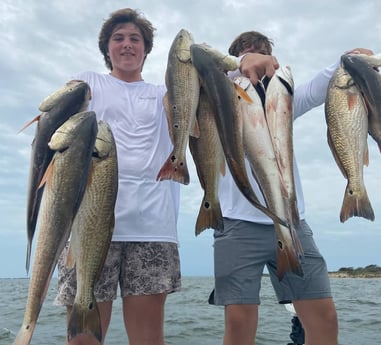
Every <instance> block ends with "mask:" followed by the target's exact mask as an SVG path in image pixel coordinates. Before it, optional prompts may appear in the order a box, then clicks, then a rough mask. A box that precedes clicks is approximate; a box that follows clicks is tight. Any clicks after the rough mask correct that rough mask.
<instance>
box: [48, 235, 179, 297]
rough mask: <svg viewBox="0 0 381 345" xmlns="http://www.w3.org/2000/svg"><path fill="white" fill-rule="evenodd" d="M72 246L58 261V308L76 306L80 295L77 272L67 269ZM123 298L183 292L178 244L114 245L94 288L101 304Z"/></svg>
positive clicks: (139, 243) (140, 243) (113, 243)
mask: <svg viewBox="0 0 381 345" xmlns="http://www.w3.org/2000/svg"><path fill="white" fill-rule="evenodd" d="M67 249H68V246H66V247H65V249H64V251H63V252H62V254H61V256H60V258H59V260H58V294H57V296H56V298H55V301H54V304H56V305H73V302H74V297H75V292H76V285H77V282H76V274H75V269H73V268H72V269H71V268H67V267H66V266H65V258H66V255H67ZM118 285H119V287H120V294H121V296H122V297H126V296H132V295H151V294H159V293H163V292H166V293H171V292H175V291H178V290H180V286H181V275H180V259H179V252H178V247H177V244H176V243H170V242H111V245H110V249H109V251H108V255H107V258H106V262H105V265H104V267H103V271H102V274H101V277H100V279H99V281H98V282H97V283H96V285H95V287H94V294H95V298H96V300H97V301H98V302H105V301H112V300H114V299H116V296H117V289H118Z"/></svg>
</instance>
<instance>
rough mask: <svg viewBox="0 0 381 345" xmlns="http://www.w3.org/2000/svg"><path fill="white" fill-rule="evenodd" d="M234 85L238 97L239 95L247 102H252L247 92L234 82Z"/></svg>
mask: <svg viewBox="0 0 381 345" xmlns="http://www.w3.org/2000/svg"><path fill="white" fill-rule="evenodd" d="M234 87H235V89H236V91H237V94H238V97H241V98H242V99H244V100H245V101H246V102H247V103H249V104H252V103H253V100H252V98H251V97H250V96H249V95H248V94H247V92H246V91H245V90H244V89H243V88H242V87H241V86H239V85H238V84H236V83H234Z"/></svg>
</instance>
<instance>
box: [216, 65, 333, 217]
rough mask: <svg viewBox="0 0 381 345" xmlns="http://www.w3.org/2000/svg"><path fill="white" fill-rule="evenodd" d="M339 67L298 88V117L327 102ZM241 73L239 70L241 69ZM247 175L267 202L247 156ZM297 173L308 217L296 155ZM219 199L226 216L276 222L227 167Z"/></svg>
mask: <svg viewBox="0 0 381 345" xmlns="http://www.w3.org/2000/svg"><path fill="white" fill-rule="evenodd" d="M338 66H339V62H337V63H335V64H333V65H331V66H329V67H327V68H325V69H324V70H322V71H321V72H319V73H318V74H317V75H316V76H315V77H314V78H313V79H312V80H310V81H309V82H307V83H305V84H302V85H300V86H298V87H297V88H295V91H294V120H295V119H296V118H297V117H299V116H301V115H303V114H305V113H306V112H308V111H309V110H311V109H312V108H315V107H317V106H319V105H321V104H323V103H324V102H325V97H326V94H327V88H328V84H329V81H330V79H331V77H332V75H333V73H334V71H335V70H336V68H337V67H338ZM238 72H239V71H238ZM237 75H239V73H237V71H234V72H232V73H229V76H230V77H231V78H234V77H236V76H237ZM245 164H246V170H247V175H248V177H249V180H250V183H251V185H252V187H253V190H254V192H255V194H256V195H257V197H258V199H259V200H260V201H261V203H262V204H263V205H265V202H264V199H263V197H262V193H261V191H260V189H259V186H258V184H257V182H256V181H255V179H254V177H253V175H252V173H251V169H250V164H249V162H248V160H247V159H245ZM294 175H295V188H296V194H297V201H298V209H299V214H300V219H304V218H305V205H304V197H303V190H302V185H301V181H300V176H299V171H298V166H297V164H296V160H295V158H294ZM219 199H220V203H221V210H222V214H223V216H224V217H227V218H232V219H241V220H246V221H250V222H255V223H261V224H272V223H273V221H272V220H271V219H270V218H269V217H268V216H267V215H265V214H264V213H263V212H261V211H259V210H258V209H257V208H256V207H255V206H253V205H252V204H251V203H250V202H249V201H248V200H247V199H246V198H245V197H244V196H243V194H242V193H241V192H240V190H239V189H238V187H237V186H236V184H235V182H234V180H233V177H232V175H231V174H230V171H229V169H228V168H227V169H226V175H225V176H220V180H219Z"/></svg>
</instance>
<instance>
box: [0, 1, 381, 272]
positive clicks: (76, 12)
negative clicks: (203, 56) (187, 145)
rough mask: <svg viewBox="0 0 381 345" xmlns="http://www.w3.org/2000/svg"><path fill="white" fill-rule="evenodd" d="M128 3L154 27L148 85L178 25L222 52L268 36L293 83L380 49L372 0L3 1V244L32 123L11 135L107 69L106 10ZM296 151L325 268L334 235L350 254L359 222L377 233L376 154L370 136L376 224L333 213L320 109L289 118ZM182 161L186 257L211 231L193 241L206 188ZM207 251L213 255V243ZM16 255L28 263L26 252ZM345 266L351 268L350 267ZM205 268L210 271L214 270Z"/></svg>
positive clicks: (15, 224)
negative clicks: (76, 78)
mask: <svg viewBox="0 0 381 345" xmlns="http://www.w3.org/2000/svg"><path fill="white" fill-rule="evenodd" d="M125 6H130V7H132V8H137V9H140V10H141V11H142V12H143V13H144V14H145V15H146V16H147V17H148V18H149V19H150V20H151V21H152V22H153V24H154V26H155V27H156V28H157V32H156V39H155V42H154V49H153V52H152V53H151V54H150V56H149V57H148V59H147V62H146V66H145V69H144V73H143V76H144V78H145V80H147V81H149V82H153V83H160V84H161V83H163V82H164V72H165V68H166V62H167V54H168V50H169V47H170V44H171V43H172V40H173V38H174V37H175V35H176V34H177V32H178V31H179V30H180V29H181V28H185V29H188V30H189V31H191V32H192V34H193V36H194V38H195V40H196V42H199V43H201V42H207V43H209V44H210V45H212V46H214V47H216V48H218V49H220V50H221V51H224V52H226V51H227V48H228V46H229V44H230V42H231V41H232V40H233V39H234V38H235V37H236V36H237V35H238V34H239V33H240V32H242V31H247V30H258V31H261V32H263V33H265V34H266V35H268V36H269V37H271V38H272V39H273V40H274V42H275V47H274V54H275V55H276V56H277V58H278V60H279V62H280V63H281V64H288V65H290V66H291V68H292V71H293V75H294V80H295V83H296V85H297V84H299V83H301V82H303V81H305V80H307V79H308V78H310V77H312V76H313V75H314V74H315V73H317V72H318V71H319V70H320V69H322V68H324V67H325V66H327V65H329V64H331V63H333V62H335V61H337V60H338V59H339V57H340V55H341V54H342V53H343V52H345V51H346V50H349V49H352V48H355V47H368V48H371V49H373V50H374V51H375V52H381V47H380V45H379V33H380V32H381V22H380V21H379V18H378V16H379V13H381V3H379V2H378V1H375V0H373V1H368V2H358V1H354V0H349V1H345V0H339V1H334V2H332V1H328V0H324V1H320V2H302V1H296V0H291V1H290V0H287V1H285V0H283V1H254V0H248V1H245V2H241V1H238V0H237V1H234V0H225V1H215V0H209V1H205V0H203V1H201V0H196V1H192V2H181V1H176V0H173V1H154V0H147V1H144V2H142V1H138V0H134V1H129V2H128V3H126V2H125V1H119V0H118V1H100V2H96V5H95V2H94V1H91V0H75V1H74V0H66V1H52V2H45V1H38V0H30V1H25V0H3V1H2V2H1V4H0V11H1V13H2V15H1V17H0V51H1V63H0V75H1V79H0V114H1V115H0V116H1V121H0V153H1V158H0V174H1V181H0V185H1V192H0V206H1V229H0V243H3V244H2V245H7V244H6V243H10V242H11V241H12V239H13V238H14V240H15V241H16V240H17V241H20V234H21V238H23V233H24V232H25V222H24V219H25V206H26V201H25V199H26V187H27V178H28V177H27V176H28V170H29V155H30V145H31V142H32V140H33V134H34V128H35V125H31V126H30V127H29V128H27V129H25V130H24V131H23V132H22V133H20V134H17V131H18V130H19V129H20V128H21V127H22V126H23V125H24V124H25V123H26V122H27V121H29V120H31V119H32V118H33V117H34V116H36V115H38V105H39V103H40V102H41V100H42V99H44V98H45V97H46V96H47V95H49V94H50V93H52V92H53V91H55V90H56V89H58V88H59V87H61V86H62V85H63V83H64V82H65V81H66V80H67V79H69V78H70V76H71V75H72V74H75V73H77V72H79V71H82V70H96V71H99V72H106V68H105V66H104V63H103V59H102V57H101V55H100V53H99V51H98V46H97V39H98V32H99V29H100V26H101V24H102V23H103V20H104V19H105V18H107V17H108V15H109V13H111V12H112V11H114V10H116V9H118V8H121V7H125ZM328 9H329V10H328ZM295 151H296V156H297V159H298V162H299V167H300V172H301V175H302V180H303V185H304V187H305V199H306V204H307V219H308V220H309V221H310V223H311V225H312V226H313V227H316V230H315V236H316V237H317V240H318V241H319V245H320V246H321V248H322V251H323V252H328V256H329V258H331V257H332V259H331V261H329V262H328V263H329V265H330V266H332V267H335V268H337V265H338V264H339V261H335V259H334V255H333V254H331V251H332V250H334V248H332V246H331V244H332V243H335V241H336V240H335V239H337V241H339V240H340V241H341V239H342V238H343V237H345V240H346V241H348V246H346V248H344V249H342V251H343V253H348V252H349V253H350V252H351V250H350V248H348V247H350V246H352V245H353V246H354V245H357V242H358V241H359V239H358V238H357V237H356V236H354V234H357V233H358V232H359V230H358V228H359V227H361V229H362V230H361V231H362V233H363V234H364V235H363V237H362V238H361V241H362V243H364V245H365V244H366V243H369V244H371V243H373V242H374V238H375V236H378V239H379V236H380V235H379V233H380V232H379V231H378V230H379V229H378V228H379V227H380V222H379V221H378V217H380V216H381V215H380V214H378V211H379V210H380V209H381V197H380V195H379V193H378V192H377V191H378V190H380V177H379V176H380V174H379V171H380V167H381V158H380V153H379V152H378V149H377V148H376V147H375V145H374V143H371V142H370V166H369V167H367V168H365V183H366V186H367V188H368V193H369V197H370V199H371V201H372V205H373V207H374V209H375V213H376V221H375V222H374V223H372V222H369V221H366V220H362V219H350V220H348V221H347V222H346V223H345V224H341V223H340V222H339V219H338V215H339V211H340V207H341V202H342V197H343V193H344V188H345V180H344V178H343V177H342V176H341V173H340V171H339V169H338V167H337V166H336V164H335V162H334V160H333V158H332V155H331V153H330V151H329V148H328V144H327V141H326V125H325V119H324V109H323V108H322V107H319V108H318V109H315V110H313V111H311V112H310V113H309V114H308V115H306V116H304V117H303V118H301V119H298V120H297V121H296V122H295ZM188 160H189V161H190V165H191V166H192V169H191V179H192V182H191V184H190V185H189V186H184V187H183V188H182V205H181V216H180V222H179V228H180V229H179V232H180V240H181V241H182V244H181V245H182V248H183V250H184V253H185V252H186V253H187V252H190V251H191V249H189V248H192V246H205V247H207V248H209V247H210V246H209V245H211V241H212V238H211V235H210V234H211V230H208V235H201V236H199V237H198V238H195V237H194V228H193V225H192V224H191V225H190V219H193V220H194V219H195V217H196V216H197V213H198V209H199V206H200V202H201V197H202V191H201V189H200V187H199V184H198V180H197V175H196V173H195V170H194V166H193V165H192V163H191V157H190V156H189V158H188ZM9 234H14V236H12V235H9ZM16 234H17V235H16ZM25 237H26V235H25ZM5 239H6V241H7V242H4V241H5ZM327 239H329V241H327ZM343 241H344V239H343ZM320 242H321V243H320ZM0 249H1V248H0ZM209 250H210V253H209V254H208V255H209V256H208V257H209V259H210V257H211V256H210V255H211V253H212V249H211V248H210V249H209ZM0 253H1V250H0ZM15 255H16V254H15ZM362 255H363V254H361V253H359V254H358V256H359V257H361V256H362ZM377 255H378V254H377ZM19 256H21V257H22V260H24V253H22V252H21V254H20V255H19ZM364 256H365V254H364ZM366 257H367V259H368V260H371V261H374V262H375V261H377V260H378V262H376V263H378V264H381V262H380V261H379V260H380V258H379V255H378V256H377V260H376V253H375V254H374V255H373V256H372V255H371V254H370V253H367V255H366ZM349 259H351V260H352V261H353V262H356V258H353V255H352V256H351V255H350V254H349V255H348V260H349ZM359 261H361V260H359ZM367 263H369V264H370V263H373V262H367ZM348 266H356V263H349V264H348ZM15 270H17V271H18V272H21V273H20V274H21V275H22V274H23V273H24V271H23V266H21V267H19V266H18V267H17V268H15ZM208 272H209V273H210V274H211V273H212V271H211V268H210V266H209V271H208ZM1 275H2V272H1V271H0V276H1Z"/></svg>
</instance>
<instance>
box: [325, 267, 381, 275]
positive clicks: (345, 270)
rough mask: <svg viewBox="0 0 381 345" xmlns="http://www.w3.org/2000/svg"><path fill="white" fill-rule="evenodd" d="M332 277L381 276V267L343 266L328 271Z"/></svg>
mask: <svg viewBox="0 0 381 345" xmlns="http://www.w3.org/2000/svg"><path fill="white" fill-rule="evenodd" d="M328 275H329V277H330V278H381V267H379V266H377V265H369V266H366V267H364V268H363V267H358V268H353V267H342V268H340V269H339V270H338V271H336V272H328Z"/></svg>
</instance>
